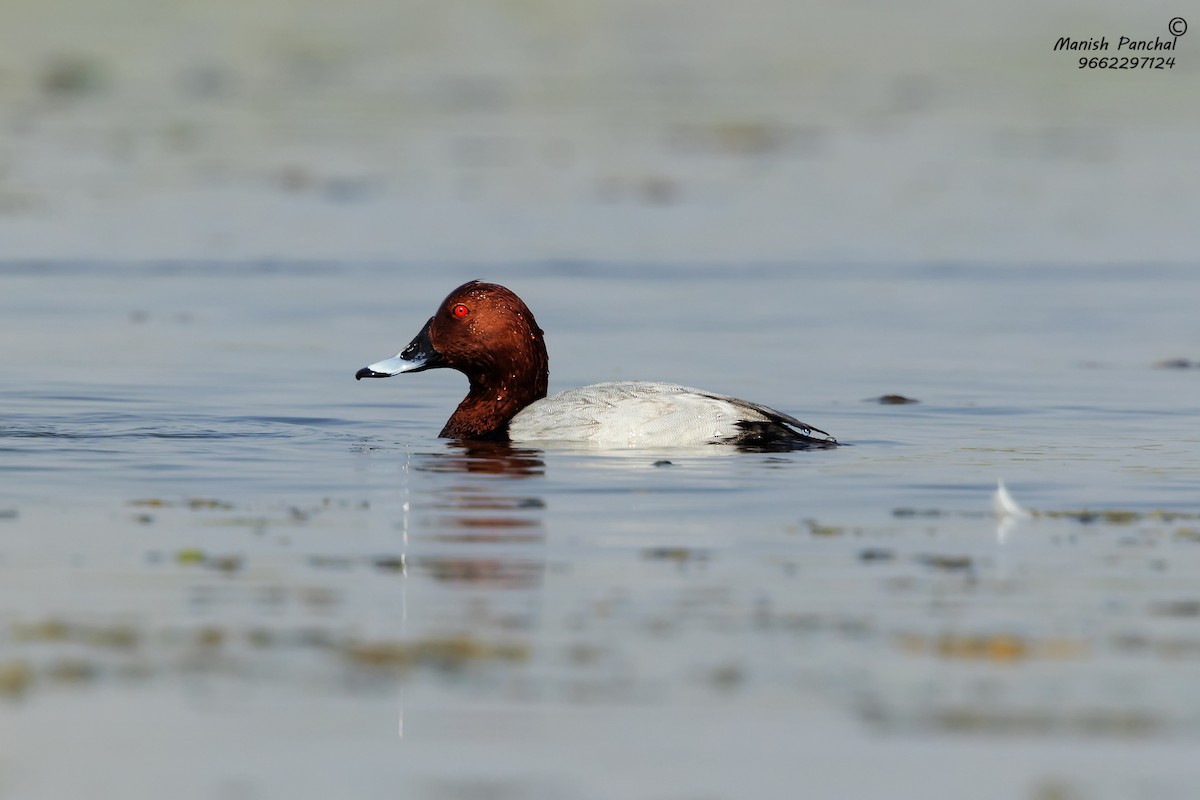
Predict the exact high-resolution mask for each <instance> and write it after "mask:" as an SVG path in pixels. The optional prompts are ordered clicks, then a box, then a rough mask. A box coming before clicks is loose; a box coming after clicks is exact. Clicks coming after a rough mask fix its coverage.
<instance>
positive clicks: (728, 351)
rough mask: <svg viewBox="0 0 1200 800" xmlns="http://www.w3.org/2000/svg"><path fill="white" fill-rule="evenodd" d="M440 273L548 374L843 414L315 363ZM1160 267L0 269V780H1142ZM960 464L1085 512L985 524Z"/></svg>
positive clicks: (1170, 576)
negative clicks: (497, 414)
mask: <svg viewBox="0 0 1200 800" xmlns="http://www.w3.org/2000/svg"><path fill="white" fill-rule="evenodd" d="M470 278H483V279H488V280H495V281H498V282H502V283H505V284H506V285H509V286H510V287H511V288H513V289H514V290H515V291H517V292H518V293H519V294H520V295H521V296H522V297H523V298H524V299H525V300H526V301H527V302H528V304H529V305H530V307H531V308H532V309H533V311H534V312H535V313H536V315H537V317H538V321H539V323H540V324H541V326H542V327H543V328H544V329H545V330H546V331H547V342H548V346H549V349H550V356H551V390H552V391H555V390H559V389H566V388H570V387H573V386H578V385H581V384H584V383H590V382H598V381H602V380H614V379H642V378H644V379H658V380H669V381H675V382H679V383H684V384H689V385H694V386H699V387H703V388H707V389H711V390H715V391H720V392H725V393H730V394H736V395H739V396H742V397H746V398H748V399H752V400H755V401H758V402H762V403H765V404H768V405H771V406H774V407H777V408H779V409H781V410H783V411H786V412H788V413H790V414H793V415H795V416H797V417H799V418H800V419H802V420H805V421H806V422H809V423H811V424H813V425H815V426H817V427H820V428H822V429H825V430H828V431H830V432H831V433H833V434H834V435H836V436H837V437H838V438H839V439H840V440H841V441H843V442H845V443H847V444H848V445H849V446H847V447H843V448H840V449H838V450H835V451H818V452H800V453H784V454H754V453H738V452H736V451H733V450H728V449H723V448H713V449H711V450H709V451H673V452H669V451H663V452H654V451H633V452H603V451H592V450H587V449H578V450H570V449H551V450H540V449H527V448H526V449H522V448H496V447H472V446H465V445H462V444H458V443H451V442H445V441H442V440H439V439H437V438H436V433H437V431H438V430H440V428H441V425H442V423H443V422H444V421H445V419H446V417H448V416H449V414H450V412H451V411H452V410H453V408H454V406H455V405H456V404H457V402H458V401H459V399H461V396H462V395H463V394H464V393H465V379H464V378H463V377H462V376H461V375H458V374H457V373H452V372H448V371H435V372H429V373H422V374H419V375H407V376H398V377H396V378H393V379H390V380H386V381H366V382H359V383H356V382H355V381H354V380H353V376H354V372H355V371H356V370H357V369H358V368H359V367H361V366H363V365H365V364H367V363H371V362H373V361H377V360H379V359H380V358H383V357H386V356H390V355H391V354H393V353H395V352H396V351H398V350H399V349H401V348H402V347H403V346H404V345H405V344H406V343H407V342H408V340H409V339H410V338H411V337H412V336H413V335H414V334H415V333H416V332H417V330H419V328H420V327H421V325H422V324H423V323H424V321H425V320H426V319H427V318H428V316H429V315H430V314H431V313H432V312H433V310H434V308H435V307H436V304H437V302H438V301H439V300H440V299H441V298H442V297H443V296H444V295H445V294H446V293H447V292H448V291H449V290H450V289H451V288H453V287H454V286H456V285H457V284H458V283H461V282H462V281H464V280H467V279H470ZM1197 296H1200V274H1198V273H1196V272H1195V271H1194V270H1189V269H1185V268H1168V267H1156V268H1154V267H1136V268H1135V267H1127V268H1118V267H1092V268H1083V267H1075V268H1054V267H1043V268H1035V267H1020V268H1018V267H1009V266H1004V265H997V266H995V267H991V268H988V267H977V266H975V267H956V266H953V265H942V266H924V265H909V266H903V265H900V266H894V267H870V268H868V267H855V266H847V265H820V264H811V265H795V264H766V265H736V266H735V265H730V266H728V267H724V268H715V267H711V268H710V267H705V268H696V267H688V266H685V265H680V266H678V267H661V266H659V267H645V268H635V267H631V266H618V265H609V264H602V263H597V264H590V263H546V264H534V265H520V264H514V265H510V266H507V267H503V268H491V269H489V270H488V272H487V273H482V272H480V271H479V270H478V269H475V268H472V267H470V266H469V265H463V266H461V267H445V266H443V267H439V268H436V269H435V268H430V267H424V266H420V265H405V264H388V263H380V264H356V265H342V264H335V263H329V264H324V263H311V264H290V263H236V264H203V263H198V264H190V263H166V264H77V263H65V262H64V263H57V262H56V263H36V264H20V263H9V264H4V265H0V335H2V336H3V340H4V341H5V343H6V355H7V358H6V374H7V376H8V380H7V381H6V382H5V386H4V387H3V388H2V389H0V409H2V412H0V473H2V474H3V484H2V486H3V489H2V490H0V702H2V703H3V704H4V706H5V708H4V709H3V712H4V714H5V716H6V717H7V718H8V720H9V721H11V722H12V723H14V724H13V725H9V726H7V727H8V731H7V733H6V739H7V741H6V742H5V745H4V747H3V749H2V750H0V796H5V795H9V796H13V797H35V796H36V797H41V796H45V797H51V796H66V795H78V794H79V793H80V792H81V791H83V787H86V786H92V785H99V786H102V787H108V789H109V790H110V791H111V792H113V793H120V794H121V795H123V796H142V795H144V796H161V795H163V794H166V793H169V794H171V795H172V796H189V797H190V796H195V797H212V796H220V797H231V796H245V797H276V796H279V797H282V796H289V797H294V796H297V795H300V796H308V795H312V796H316V795H318V794H321V793H324V794H326V795H328V794H329V793H334V792H336V793H345V792H346V791H347V790H348V789H347V787H349V791H351V792H352V793H354V794H356V795H363V796H374V795H379V796H385V793H386V796H389V797H392V796H396V786H397V782H402V784H401V785H403V786H404V787H405V789H406V791H405V792H404V793H403V795H404V796H414V797H435V798H436V797H476V796H478V797H484V796H489V797H490V796H514V797H515V796H519V797H569V798H574V797H580V798H589V797H613V796H622V797H647V798H649V797H739V796H746V791H747V789H746V787H747V786H753V787H754V792H753V793H754V795H755V796H759V797H794V796H796V792H797V787H800V788H803V789H806V790H807V791H808V792H809V794H810V795H811V796H842V797H847V796H857V797H868V796H892V797H894V796H897V794H898V793H900V794H901V795H902V796H913V797H918V796H920V797H924V796H971V797H997V798H999V797H1038V798H1048V797H1065V796H1071V797H1074V796H1079V797H1088V798H1091V797H1125V796H1145V797H1185V796H1187V794H1186V792H1187V790H1189V788H1190V787H1191V786H1193V785H1194V782H1195V780H1196V778H1197V777H1200V775H1198V774H1197V771H1196V769H1195V767H1191V766H1187V765H1188V764H1189V763H1190V760H1182V754H1183V753H1184V752H1185V751H1189V750H1187V749H1188V748H1190V747H1192V746H1193V744H1194V738H1195V736H1196V733H1197V731H1200V694H1198V693H1197V692H1196V690H1195V688H1194V681H1193V680H1192V678H1191V676H1192V674H1193V673H1194V667H1195V664H1196V659H1197V658H1200V636H1198V635H1197V634H1196V632H1195V618H1196V617H1197V616H1198V615H1200V597H1198V596H1197V594H1196V590H1195V586H1196V585H1197V582H1196V578H1197V573H1198V572H1200V532H1198V530H1200V521H1197V519H1196V516H1195V515H1196V513H1197V512H1200V507H1198V506H1197V502H1196V498H1197V497H1198V496H1200V492H1198V488H1200V456H1198V453H1200V450H1198V448H1197V440H1198V436H1197V433H1196V429H1197V428H1196V424H1195V421H1196V417H1197V412H1198V411H1200V402H1198V401H1197V398H1200V392H1198V391H1197V388H1198V383H1197V382H1198V381H1200V370H1198V369H1195V368H1174V369H1170V368H1155V366H1154V365H1155V363H1156V362H1158V361H1160V360H1162V359H1167V358H1172V357H1182V358H1189V359H1196V358H1200V350H1198V349H1197V347H1198V345H1197V342H1200V321H1198V318H1197V316H1196V314H1195V303H1194V299H1195V298H1196V297H1197ZM888 393H899V394H902V395H905V396H908V397H912V398H915V399H917V400H919V401H920V402H918V403H916V404H907V405H881V404H879V403H877V402H871V399H872V398H877V397H879V396H880V395H883V394H888ZM999 477H1003V478H1004V479H1005V480H1006V482H1007V484H1008V486H1009V488H1010V489H1011V490H1012V492H1013V493H1014V495H1015V496H1016V497H1017V499H1018V501H1019V502H1021V503H1023V504H1024V505H1026V506H1028V507H1029V508H1031V509H1034V510H1038V511H1044V512H1055V511H1068V512H1069V511H1080V510H1082V509H1091V510H1095V511H1099V512H1103V511H1109V512H1112V513H1109V514H1108V516H1105V515H1104V514H1102V513H1101V514H1094V515H1092V514H1089V515H1075V516H1066V517H1041V518H1036V519H1030V520H1026V521H1022V522H1018V523H1016V524H1008V525H999V524H998V523H997V521H996V520H995V519H994V518H993V516H992V515H991V505H990V496H991V493H992V491H993V490H994V488H995V485H996V480H997V478H999ZM131 748H132V749H137V750H138V751H139V752H144V753H145V757H144V759H143V763H144V770H142V772H141V773H140V774H139V775H137V776H136V778H133V777H131V776H130V774H129V773H128V769H127V766H128V762H127V756H128V752H130V749H131ZM996 752H1001V753H1003V755H1004V758H1003V759H1002V761H1003V763H1002V764H1001V763H1000V761H1001V760H1000V759H996V758H994V754H995V753H996ZM1114 753H1120V754H1121V758H1120V759H1114V758H1113V754H1114ZM198 754H203V758H202V759H201V761H200V762H198V761H197V759H198V758H200V756H199V755H198ZM864 764H874V765H879V769H878V770H866V769H863V765H864ZM64 766H69V767H70V769H65V768H64ZM908 787H912V792H911V794H904V792H905V791H906V790H907V788H908ZM918 787H919V788H918ZM1146 787H1150V788H1146ZM389 789H390V790H389ZM1055 792H1057V794H1055ZM1137 792H1141V794H1137Z"/></svg>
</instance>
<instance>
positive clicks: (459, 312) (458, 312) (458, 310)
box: [454, 303, 471, 317]
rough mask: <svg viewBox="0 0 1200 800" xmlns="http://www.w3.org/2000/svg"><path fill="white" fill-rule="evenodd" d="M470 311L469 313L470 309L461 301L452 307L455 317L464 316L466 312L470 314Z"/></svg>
mask: <svg viewBox="0 0 1200 800" xmlns="http://www.w3.org/2000/svg"><path fill="white" fill-rule="evenodd" d="M470 313H471V309H469V308H467V307H466V306H464V305H463V304H462V303H459V304H458V305H456V306H455V307H454V316H456V317H465V316H466V315H467V314H470Z"/></svg>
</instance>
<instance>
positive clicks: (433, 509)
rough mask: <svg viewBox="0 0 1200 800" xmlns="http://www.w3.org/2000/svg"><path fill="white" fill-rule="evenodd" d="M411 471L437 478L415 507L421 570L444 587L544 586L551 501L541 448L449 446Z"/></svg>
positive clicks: (427, 455)
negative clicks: (542, 485)
mask: <svg viewBox="0 0 1200 800" xmlns="http://www.w3.org/2000/svg"><path fill="white" fill-rule="evenodd" d="M412 468H413V470H414V471H415V472H425V473H435V474H436V475H437V476H438V477H437V478H436V479H435V480H433V481H430V483H431V484H432V488H431V490H430V491H429V492H428V493H426V494H424V495H423V497H422V498H421V499H417V500H415V501H414V503H413V512H414V515H413V525H412V528H411V530H410V536H411V537H412V539H413V540H414V544H415V547H414V550H415V551H416V552H415V553H414V555H415V556H416V557H415V558H414V559H413V560H412V566H413V567H414V568H415V569H417V570H421V571H423V572H424V573H425V574H427V575H429V576H430V577H431V578H433V579H434V580H435V581H438V582H439V583H442V584H451V585H458V586H462V587H468V586H469V587H474V588H477V589H484V590H486V589H532V588H537V587H540V586H541V585H542V581H543V578H544V576H545V571H546V562H545V555H544V550H543V547H542V545H543V544H544V542H545V530H544V528H543V521H542V514H543V509H544V508H545V507H546V503H545V500H543V499H542V497H541V496H540V494H539V493H538V492H537V491H536V489H537V488H538V486H537V484H538V482H539V481H540V479H541V478H542V477H543V475H544V473H545V462H544V461H543V458H542V452H541V451H540V450H530V449H524V448H516V447H512V446H510V445H507V444H499V443H494V442H449V443H447V445H446V450H445V451H443V452H434V453H425V454H422V455H419V456H417V457H415V458H414V461H413V466H412ZM427 545H432V546H428V547H427ZM421 551H426V552H424V553H422V552H421Z"/></svg>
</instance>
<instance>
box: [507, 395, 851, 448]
mask: <svg viewBox="0 0 1200 800" xmlns="http://www.w3.org/2000/svg"><path fill="white" fill-rule="evenodd" d="M814 432H815V433H822V434H823V433H824V431H820V430H817V429H815V428H812V427H811V426H809V425H805V424H804V423H803V422H800V421H799V420H798V419H796V418H794V417H790V416H788V415H787V414H784V413H782V412H779V411H775V410H774V409H771V408H767V407H766V406H761V405H758V404H757V403H751V402H748V401H746V400H740V399H738V398H735V397H728V396H726V395H721V394H715V393H713V392H706V391H704V390H701V389H692V388H690V387H687V386H680V385H678V384H673V383H657V382H644V381H616V382H612V383H597V384H595V385H592V386H583V387H581V388H578V389H571V390H569V391H566V392H561V393H559V394H556V395H553V396H551V397H547V398H544V399H542V400H538V401H537V402H535V403H533V404H532V405H530V406H528V407H527V408H525V409H524V410H522V411H521V412H520V413H519V414H517V415H516V416H515V417H514V418H513V419H512V421H511V422H510V423H509V426H508V435H509V439H510V440H511V441H513V442H517V443H519V442H539V441H559V442H571V443H580V444H588V445H593V446H597V447H614V448H615V447H686V446H696V445H707V444H731V445H740V446H749V447H764V448H769V449H775V448H779V449H797V448H807V447H835V446H836V445H837V442H836V441H835V440H834V439H833V437H828V438H827V439H821V438H816V437H814V436H812V435H811V434H813V433H814ZM825 435H826V436H828V434H825Z"/></svg>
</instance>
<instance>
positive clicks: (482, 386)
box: [440, 348, 549, 441]
mask: <svg viewBox="0 0 1200 800" xmlns="http://www.w3.org/2000/svg"><path fill="white" fill-rule="evenodd" d="M546 361H547V359H546V357H545V349H544V348H542V351H541V358H537V359H534V361H533V363H531V364H529V365H528V366H527V367H525V368H523V369H522V368H519V367H513V368H510V369H509V370H508V371H507V372H504V373H501V374H495V373H477V374H474V375H470V376H469V377H470V380H471V391H470V392H468V393H467V396H466V397H465V398H464V399H463V401H462V402H461V403H459V404H458V408H457V409H455V411H454V414H453V415H452V416H451V417H450V420H449V421H448V422H447V423H446V427H444V428H442V432H441V434H440V435H441V436H442V437H443V438H445V439H479V440H500V441H507V440H508V423H509V421H510V420H511V419H512V418H513V417H515V416H516V415H517V414H519V413H520V412H521V410H522V409H523V408H525V407H526V406H528V405H529V404H530V403H532V402H534V401H536V400H541V399H542V398H543V397H545V396H546V386H547V384H548V382H549V369H548V368H547V364H546Z"/></svg>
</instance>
